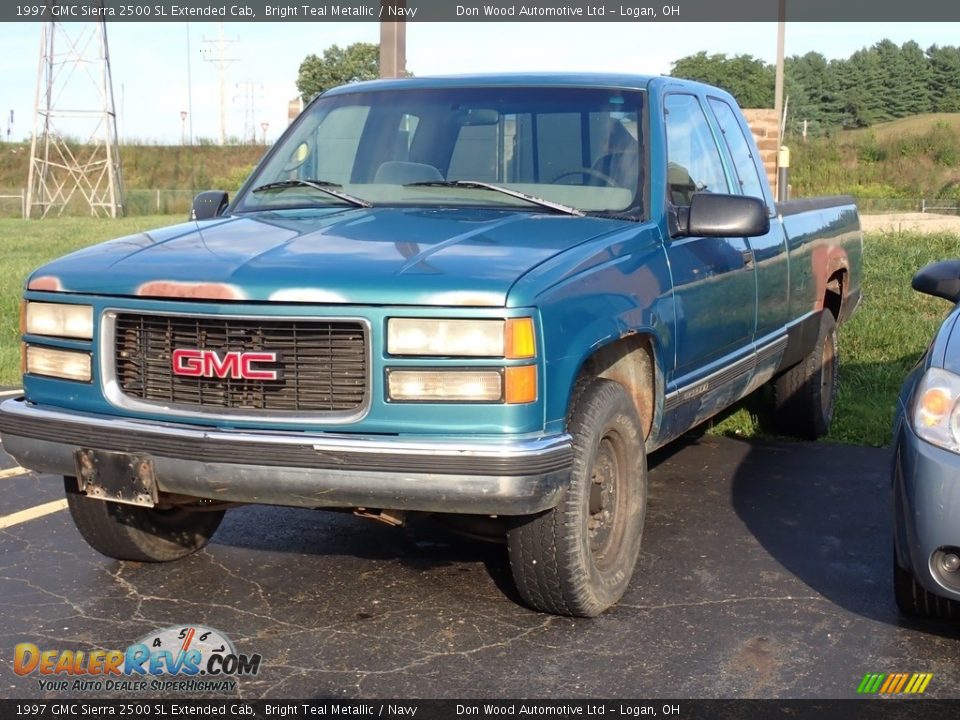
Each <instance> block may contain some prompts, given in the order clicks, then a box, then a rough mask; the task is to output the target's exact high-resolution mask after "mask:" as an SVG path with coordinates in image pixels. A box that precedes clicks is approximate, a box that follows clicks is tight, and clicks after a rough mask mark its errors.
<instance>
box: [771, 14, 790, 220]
mask: <svg viewBox="0 0 960 720" xmlns="http://www.w3.org/2000/svg"><path fill="white" fill-rule="evenodd" d="M786 18H787V0H780V2H779V6H778V8H777V75H776V81H775V83H774V90H773V95H774V98H773V107H774V110H775V111H776V115H777V143H778V145H779V146H780V150H779V152H778V154H777V186H776V189H775V193H776V197H777V199H778V200H779V201H781V202H782V201H783V200H786V198H787V172H788V171H787V170H786V168H785V167H784V164H785V163H786V164H787V165H789V157H790V153H789V151H787V152H784V151H786V147H785V146H784V144H783V130H784V128H785V127H786V122H785V120H786V118H785V116H784V107H783V48H784V39H785V36H786V25H787V21H786Z"/></svg>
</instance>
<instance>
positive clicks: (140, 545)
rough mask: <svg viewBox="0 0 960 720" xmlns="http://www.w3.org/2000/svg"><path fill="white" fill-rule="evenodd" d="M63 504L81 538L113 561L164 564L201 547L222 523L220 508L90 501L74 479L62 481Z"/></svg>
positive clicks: (92, 499) (67, 478)
mask: <svg viewBox="0 0 960 720" xmlns="http://www.w3.org/2000/svg"><path fill="white" fill-rule="evenodd" d="M64 487H65V489H66V493H67V506H68V507H69V508H70V515H71V516H72V517H73V522H74V524H75V525H76V526H77V530H79V531H80V535H82V536H83V539H84V540H86V541H87V543H88V544H89V545H90V547H92V548H93V549H94V550H96V551H97V552H99V553H102V554H103V555H106V556H107V557H111V558H116V559H117V560H137V561H140V562H168V561H170V560H178V559H179V558H182V557H184V556H186V555H189V554H190V553H193V552H196V551H197V550H199V549H200V548H202V547H204V546H205V545H206V544H207V543H208V542H209V541H210V537H211V536H212V535H213V533H214V532H216V530H217V528H218V527H219V525H220V521H221V520H223V515H224V512H225V511H224V510H209V511H202V512H196V511H191V510H187V509H185V508H177V507H173V508H167V509H162V508H147V507H138V506H136V505H126V504H123V503H115V502H109V501H105V500H97V499H94V498H89V497H87V496H86V495H84V494H83V493H81V492H80V491H79V489H78V488H77V480H76V478H74V477H70V476H67V477H65V478H64Z"/></svg>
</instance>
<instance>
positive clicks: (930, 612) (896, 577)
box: [893, 552, 960, 620]
mask: <svg viewBox="0 0 960 720" xmlns="http://www.w3.org/2000/svg"><path fill="white" fill-rule="evenodd" d="M893 595H894V597H895V598H896V600H897V607H898V608H900V612H902V613H903V614H904V615H909V616H910V617H927V618H936V619H939V620H960V602H957V601H956V600H951V599H949V598H945V597H940V596H939V595H934V594H933V593H932V592H929V591H928V590H927V589H926V588H924V587H923V586H922V585H921V584H920V583H918V582H917V579H916V578H915V577H914V576H913V573H911V572H910V571H909V570H904V569H903V568H902V567H900V563H898V562H897V554H896V552H894V554H893Z"/></svg>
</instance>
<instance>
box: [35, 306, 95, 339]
mask: <svg viewBox="0 0 960 720" xmlns="http://www.w3.org/2000/svg"><path fill="white" fill-rule="evenodd" d="M24 330H25V331H26V332H27V333H28V334H30V335H49V336H51V337H65V338H77V339H79V340H92V339H93V308H92V307H90V306H89V305H67V304H66V303H47V302H28V303H27V308H26V319H25V323H24Z"/></svg>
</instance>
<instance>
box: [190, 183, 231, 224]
mask: <svg viewBox="0 0 960 720" xmlns="http://www.w3.org/2000/svg"><path fill="white" fill-rule="evenodd" d="M229 204H230V197H229V196H228V195H227V194H226V193H225V192H224V191H223V190H207V191H206V192H202V193H200V194H199V195H197V196H196V197H195V198H194V199H193V207H192V208H191V209H190V219H191V220H209V219H210V218H215V217H219V216H220V215H223V211H224V210H226V209H227V205H229Z"/></svg>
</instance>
